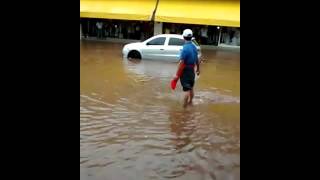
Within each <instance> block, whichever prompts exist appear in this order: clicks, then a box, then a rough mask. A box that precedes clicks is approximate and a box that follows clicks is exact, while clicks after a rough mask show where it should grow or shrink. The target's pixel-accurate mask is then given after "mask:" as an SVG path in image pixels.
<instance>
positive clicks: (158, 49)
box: [122, 34, 201, 61]
mask: <svg viewBox="0 0 320 180" xmlns="http://www.w3.org/2000/svg"><path fill="white" fill-rule="evenodd" d="M184 43H185V40H184V39H183V37H182V35H178V34H160V35H156V36H153V37H151V38H149V39H147V40H145V41H143V42H137V43H130V44H127V45H125V46H124V47H123V50H122V54H123V56H124V57H125V58H138V59H159V60H169V61H178V60H179V56H180V52H181V50H182V46H183V44H184ZM192 43H193V44H194V45H195V46H196V48H197V50H198V58H199V59H200V57H201V49H200V46H199V44H198V43H197V42H196V41H195V39H192Z"/></svg>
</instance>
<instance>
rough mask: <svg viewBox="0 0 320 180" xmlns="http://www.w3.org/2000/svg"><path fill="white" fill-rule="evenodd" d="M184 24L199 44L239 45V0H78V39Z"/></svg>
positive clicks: (144, 34)
mask: <svg viewBox="0 0 320 180" xmlns="http://www.w3.org/2000/svg"><path fill="white" fill-rule="evenodd" d="M186 28H190V29H192V30H193V32H194V36H195V38H196V40H197V41H198V42H199V43H200V44H201V45H209V46H210V45H212V46H231V47H232V46H233V47H240V1H239V0H224V1H221V0H212V1H207V0H198V1H196V0H194V1H191V0H190V1H182V0H174V1H172V0H121V1H112V0H100V1H95V0H80V39H82V38H99V39H124V40H145V39H148V38H150V37H152V36H153V35H157V34H165V33H171V34H181V33H182V31H183V29H186Z"/></svg>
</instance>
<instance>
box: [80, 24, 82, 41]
mask: <svg viewBox="0 0 320 180" xmlns="http://www.w3.org/2000/svg"><path fill="white" fill-rule="evenodd" d="M81 39H82V28H81V24H80V40H81Z"/></svg>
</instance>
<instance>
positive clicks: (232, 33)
mask: <svg viewBox="0 0 320 180" xmlns="http://www.w3.org/2000/svg"><path fill="white" fill-rule="evenodd" d="M220 44H221V45H229V46H240V28H227V27H226V28H222V29H221V39H220Z"/></svg>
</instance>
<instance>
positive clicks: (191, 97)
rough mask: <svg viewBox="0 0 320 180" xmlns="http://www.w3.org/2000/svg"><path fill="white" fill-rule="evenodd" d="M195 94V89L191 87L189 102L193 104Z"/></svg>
mask: <svg viewBox="0 0 320 180" xmlns="http://www.w3.org/2000/svg"><path fill="white" fill-rule="evenodd" d="M193 96H194V93H193V89H191V90H190V98H189V102H188V104H192V99H193Z"/></svg>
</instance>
